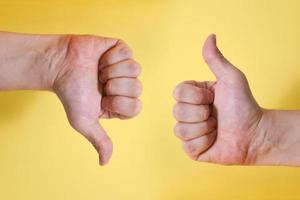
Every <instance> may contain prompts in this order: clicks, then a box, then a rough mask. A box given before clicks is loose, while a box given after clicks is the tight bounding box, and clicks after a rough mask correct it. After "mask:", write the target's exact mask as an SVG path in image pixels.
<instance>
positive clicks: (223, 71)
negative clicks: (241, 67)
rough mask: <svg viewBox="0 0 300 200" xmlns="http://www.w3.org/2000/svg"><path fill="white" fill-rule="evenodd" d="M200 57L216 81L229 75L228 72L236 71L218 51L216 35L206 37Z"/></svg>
mask: <svg viewBox="0 0 300 200" xmlns="http://www.w3.org/2000/svg"><path fill="white" fill-rule="evenodd" d="M202 56H203V58H204V60H205V62H206V63H207V64H208V66H209V68H210V69H211V71H212V72H213V73H214V75H215V76H216V77H217V79H220V78H221V77H224V76H226V75H228V74H230V72H233V71H236V68H235V67H234V66H233V65H232V64H231V63H230V62H229V61H228V60H227V59H226V58H225V57H224V56H223V55H222V53H221V52H220V50H219V49H218V47H217V42H216V35H214V34H212V35H209V36H208V37H207V39H206V41H205V43H204V46H203V49H202Z"/></svg>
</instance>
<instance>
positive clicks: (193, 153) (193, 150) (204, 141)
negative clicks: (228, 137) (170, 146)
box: [183, 131, 217, 160]
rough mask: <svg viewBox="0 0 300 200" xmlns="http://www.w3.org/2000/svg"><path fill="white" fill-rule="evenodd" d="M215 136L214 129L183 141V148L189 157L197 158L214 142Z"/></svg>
mask: <svg viewBox="0 0 300 200" xmlns="http://www.w3.org/2000/svg"><path fill="white" fill-rule="evenodd" d="M216 136H217V134H216V131H213V132H211V133H209V134H207V135H204V136H201V137H198V138H195V139H193V140H189V141H184V142H183V149H184V151H185V152H186V154H187V155H188V156H189V157H190V158H192V159H193V160H197V159H198V156H199V155H200V154H201V153H203V152H205V151H206V150H207V149H208V148H209V147H210V146H211V145H212V144H213V143H214V141H215V139H216Z"/></svg>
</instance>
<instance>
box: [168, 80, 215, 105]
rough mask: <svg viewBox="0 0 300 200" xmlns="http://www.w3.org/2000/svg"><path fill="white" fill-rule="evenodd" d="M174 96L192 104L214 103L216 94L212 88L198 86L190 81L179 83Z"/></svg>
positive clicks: (178, 99) (177, 99)
mask: <svg viewBox="0 0 300 200" xmlns="http://www.w3.org/2000/svg"><path fill="white" fill-rule="evenodd" d="M173 96H174V98H175V100H176V101H179V102H184V103H190V104H212V103H213V100H214V94H213V92H212V91H211V90H209V89H207V88H202V87H197V86H196V85H194V84H190V83H188V82H183V83H180V84H179V85H177V87H176V88H175V90H174V93H173Z"/></svg>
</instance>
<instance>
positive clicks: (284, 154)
mask: <svg viewBox="0 0 300 200" xmlns="http://www.w3.org/2000/svg"><path fill="white" fill-rule="evenodd" d="M259 126H260V127H259V129H260V133H259V136H256V137H255V140H256V141H255V142H254V143H255V144H254V147H253V149H256V150H255V151H256V153H255V156H253V157H252V161H253V162H254V164H257V165H287V166H300V111H281V110H265V111H264V115H263V118H262V120H261V122H260V125H259Z"/></svg>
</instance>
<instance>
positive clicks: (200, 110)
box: [173, 35, 276, 165]
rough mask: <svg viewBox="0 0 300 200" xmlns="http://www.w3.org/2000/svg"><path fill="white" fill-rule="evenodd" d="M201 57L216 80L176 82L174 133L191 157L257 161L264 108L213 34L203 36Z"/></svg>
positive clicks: (239, 162)
mask: <svg viewBox="0 0 300 200" xmlns="http://www.w3.org/2000/svg"><path fill="white" fill-rule="evenodd" d="M203 58H204V60H205V61H206V63H207V64H208V66H209V68H210V70H211V71H212V72H213V74H214V75H215V76H216V81H204V82H197V81H185V82H183V83H180V84H179V85H178V86H177V87H176V88H175V90H174V98H175V99H176V101H178V103H177V104H176V105H175V107H174V110H173V113H174V116H175V118H176V120H177V121H178V123H177V124H176V126H175V134H176V136H178V137H179V138H180V139H181V140H182V141H183V148H184V150H185V152H186V153H187V154H188V155H189V156H190V157H191V158H192V159H194V160H197V161H204V162H212V163H219V164H226V165H228V164H230V165H231V164H235V165H245V164H257V163H256V162H257V161H258V160H257V159H258V157H261V156H262V155H260V154H263V153H264V152H267V149H268V148H269V146H268V147H267V145H265V143H266V141H265V140H267V139H268V138H267V137H266V132H267V126H268V125H267V123H268V122H266V121H267V120H265V118H267V117H265V116H264V115H266V114H264V113H265V112H266V111H264V110H263V109H262V108H260V106H259V105H258V104H257V103H256V101H255V99H254V97H253V95H252V93H251V91H250V88H249V85H248V81H247V79H246V77H245V75H244V74H243V73H242V72H241V71H240V70H239V69H237V68H236V67H234V66H233V65H232V64H231V63H230V62H229V61H228V60H227V59H226V58H224V57H223V55H222V54H221V52H220V51H219V50H218V48H217V46H216V37H215V35H210V36H209V37H208V38H207V40H206V42H205V44H204V47H203ZM268 134H269V133H268ZM275 136H276V135H275V134H274V135H273V136H272V137H275ZM265 150H266V151H265ZM273 162H276V161H275V159H274V160H273Z"/></svg>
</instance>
